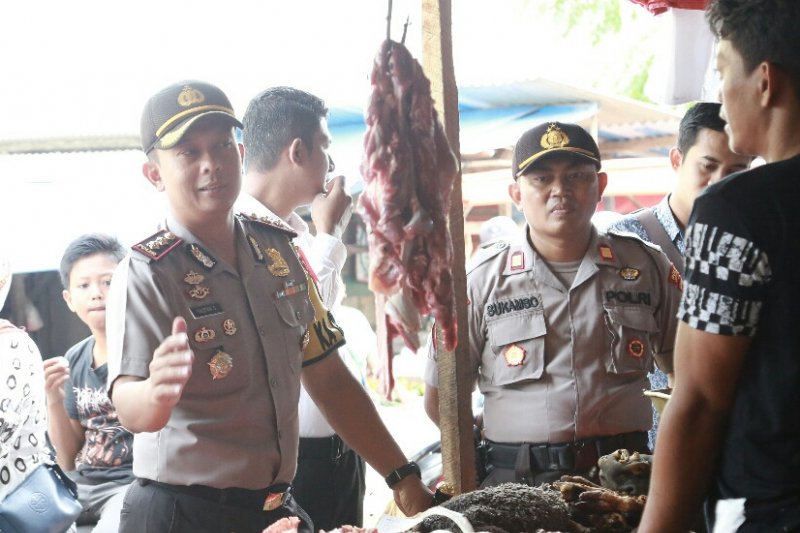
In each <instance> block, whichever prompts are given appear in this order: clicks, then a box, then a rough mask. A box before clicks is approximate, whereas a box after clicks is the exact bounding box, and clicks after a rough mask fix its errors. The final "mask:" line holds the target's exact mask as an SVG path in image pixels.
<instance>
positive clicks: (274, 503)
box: [263, 490, 289, 511]
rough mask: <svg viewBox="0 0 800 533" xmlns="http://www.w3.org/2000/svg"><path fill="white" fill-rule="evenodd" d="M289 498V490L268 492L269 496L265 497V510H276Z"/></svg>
mask: <svg viewBox="0 0 800 533" xmlns="http://www.w3.org/2000/svg"><path fill="white" fill-rule="evenodd" d="M288 498H289V491H288V490H286V491H283V492H268V493H267V497H266V498H265V499H264V508H263V509H264V510H265V511H274V510H275V509H277V508H278V507H280V506H281V505H283V504H284V503H286V500H287V499H288Z"/></svg>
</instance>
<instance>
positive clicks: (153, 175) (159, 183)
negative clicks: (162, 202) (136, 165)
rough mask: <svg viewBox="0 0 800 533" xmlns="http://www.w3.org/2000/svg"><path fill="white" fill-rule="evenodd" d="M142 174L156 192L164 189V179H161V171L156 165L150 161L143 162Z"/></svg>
mask: <svg viewBox="0 0 800 533" xmlns="http://www.w3.org/2000/svg"><path fill="white" fill-rule="evenodd" d="M142 174H143V175H144V177H145V178H147V181H149V182H150V183H151V184H152V185H153V187H155V188H156V190H157V191H158V192H162V191H163V190H164V181H163V180H162V179H161V172H160V171H159V170H158V165H156V164H155V163H153V162H152V161H147V162H145V163H144V164H143V165H142Z"/></svg>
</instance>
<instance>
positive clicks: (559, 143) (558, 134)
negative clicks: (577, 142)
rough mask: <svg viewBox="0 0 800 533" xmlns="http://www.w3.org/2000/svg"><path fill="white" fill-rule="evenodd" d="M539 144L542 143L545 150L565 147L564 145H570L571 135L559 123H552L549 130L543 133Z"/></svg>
mask: <svg viewBox="0 0 800 533" xmlns="http://www.w3.org/2000/svg"><path fill="white" fill-rule="evenodd" d="M539 144H541V145H542V148H544V149H545V150H552V149H553V148H563V147H564V146H569V136H567V134H566V133H564V131H563V130H562V129H561V128H559V127H558V124H550V126H548V127H547V131H546V132H544V135H542V139H541V140H540V141H539Z"/></svg>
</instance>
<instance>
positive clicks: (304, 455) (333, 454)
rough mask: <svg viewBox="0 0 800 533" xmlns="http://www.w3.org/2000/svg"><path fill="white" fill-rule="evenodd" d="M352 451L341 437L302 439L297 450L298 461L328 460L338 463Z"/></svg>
mask: <svg viewBox="0 0 800 533" xmlns="http://www.w3.org/2000/svg"><path fill="white" fill-rule="evenodd" d="M348 451H350V447H349V446H348V445H347V444H346V443H345V442H344V441H343V440H342V439H341V437H339V435H333V436H332V437H300V446H299V447H298V450H297V457H298V459H327V460H329V461H331V462H332V463H335V462H337V461H338V460H339V459H341V458H342V456H343V455H344V454H345V453H347V452H348Z"/></svg>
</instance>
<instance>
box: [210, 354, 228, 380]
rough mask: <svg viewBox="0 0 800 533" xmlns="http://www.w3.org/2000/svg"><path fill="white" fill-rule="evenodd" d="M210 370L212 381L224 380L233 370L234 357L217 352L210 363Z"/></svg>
mask: <svg viewBox="0 0 800 533" xmlns="http://www.w3.org/2000/svg"><path fill="white" fill-rule="evenodd" d="M208 369H209V372H211V379H222V378H224V377H226V376H227V375H228V374H230V373H231V370H233V357H231V356H230V355H228V354H227V353H225V352H223V351H222V350H217V353H215V354H214V357H212V358H211V361H209V362H208Z"/></svg>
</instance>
